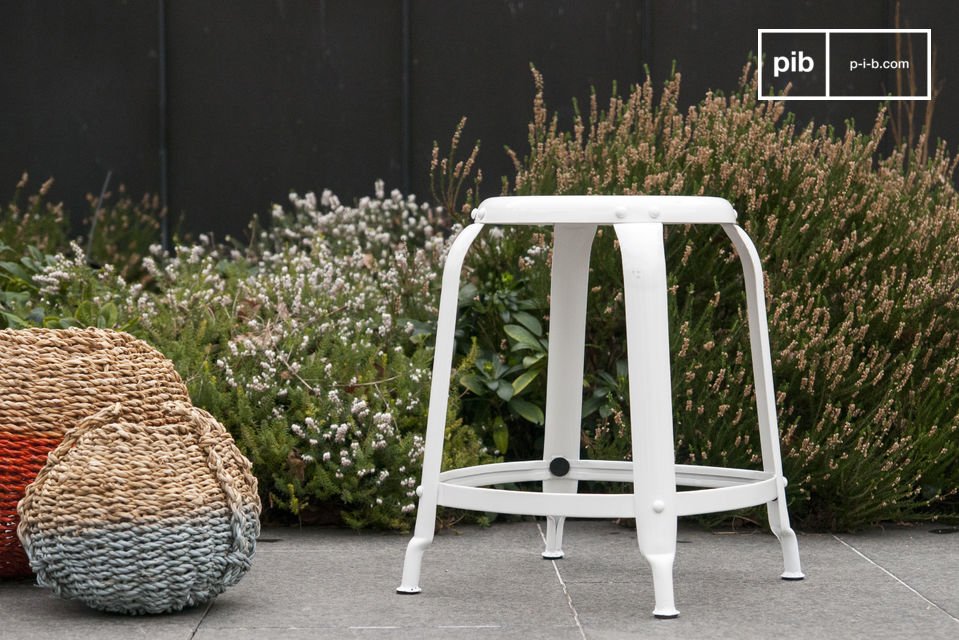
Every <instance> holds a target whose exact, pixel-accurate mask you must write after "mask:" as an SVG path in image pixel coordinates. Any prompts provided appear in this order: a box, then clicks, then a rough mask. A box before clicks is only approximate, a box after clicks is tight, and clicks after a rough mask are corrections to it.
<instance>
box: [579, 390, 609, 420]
mask: <svg viewBox="0 0 959 640" xmlns="http://www.w3.org/2000/svg"><path fill="white" fill-rule="evenodd" d="M604 397H605V394H603V396H601V397H596V396H593V397H592V398H587V399H586V400H585V401H584V402H583V417H584V418H585V417H586V416H589V415H592V414H593V413H595V412H596V410H597V409H599V407H600V406H601V405H602V404H603V398H604Z"/></svg>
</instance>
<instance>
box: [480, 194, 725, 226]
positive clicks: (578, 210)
mask: <svg viewBox="0 0 959 640" xmlns="http://www.w3.org/2000/svg"><path fill="white" fill-rule="evenodd" d="M473 220H475V221H476V222H481V223H483V224H577V223H578V224H620V223H624V222H658V223H662V224H722V223H734V222H736V210H735V209H733V207H732V205H731V204H729V202H727V201H726V200H724V199H723V198H714V197H709V196H500V197H496V198H487V199H486V200H483V202H481V203H480V205H479V206H478V207H477V208H476V209H474V210H473Z"/></svg>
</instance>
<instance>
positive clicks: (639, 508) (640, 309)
mask: <svg viewBox="0 0 959 640" xmlns="http://www.w3.org/2000/svg"><path fill="white" fill-rule="evenodd" d="M473 220H474V223H473V224H470V225H468V226H466V227H465V228H464V229H463V230H462V231H461V232H460V233H459V235H458V236H457V237H456V239H455V240H454V241H453V244H452V246H450V249H449V253H448V254H447V258H446V264H445V265H444V267H443V284H442V290H441V293H440V306H439V317H438V321H437V326H436V350H435V352H434V357H433V377H432V381H431V387H430V404H429V415H428V418H427V425H426V441H425V446H424V454H423V478H422V484H421V485H420V487H419V488H418V489H417V493H418V495H419V496H420V500H419V507H418V512H417V516H416V528H415V530H414V532H413V538H412V540H410V543H409V545H408V546H407V549H406V560H405V562H404V565H403V579H402V583H401V584H400V586H399V587H398V588H397V592H399V593H406V594H411V593H419V592H420V586H419V580H420V572H421V566H422V560H423V554H424V552H425V551H426V549H427V548H428V547H429V545H430V544H431V543H432V541H433V535H434V529H435V525H436V509H437V507H438V506H440V505H442V506H447V507H454V508H460V509H470V510H476V511H489V512H496V513H512V514H527V515H536V516H545V517H546V545H545V550H544V551H543V553H542V556H543V557H544V558H547V559H550V560H555V559H558V558H562V557H564V555H565V553H564V551H563V526H564V522H565V519H566V518H569V517H580V518H583V517H586V518H612V517H631V518H635V519H636V535H637V539H638V542H639V550H640V552H641V553H642V555H643V557H644V558H646V560H647V562H648V563H649V565H650V568H651V570H652V577H653V588H654V592H655V600H656V606H655V608H654V609H653V615H655V616H656V617H657V618H675V617H676V616H678V615H679V611H678V610H677V609H676V607H675V606H674V602H673V561H674V559H675V555H676V530H677V522H676V519H677V518H678V517H680V516H686V515H695V514H702V513H712V512H717V511H728V510H732V509H739V508H743V507H750V506H756V505H761V504H765V505H766V512H767V514H768V516H769V526H770V529H771V530H772V532H773V533H774V534H775V535H776V537H777V538H778V539H779V543H780V546H781V548H782V554H783V566H784V571H783V572H782V574H781V577H782V578H784V579H786V580H800V579H802V578H803V577H804V575H803V572H802V569H801V568H800V563H799V545H798V542H797V539H796V534H795V532H794V531H793V530H792V529H791V528H790V526H789V513H788V512H787V510H786V493H785V489H786V478H785V477H784V476H783V469H782V457H781V454H780V451H779V429H778V425H777V420H776V403H775V392H774V389H773V378H772V356H771V354H770V348H769V335H768V332H767V327H766V302H765V295H764V293H763V273H762V269H761V267H760V263H759V254H758V253H757V251H756V247H755V246H753V243H752V241H751V240H750V239H749V236H747V235H746V232H745V231H743V230H742V229H741V228H740V227H739V226H738V225H737V224H736V211H735V209H733V207H732V205H730V204H729V202H727V201H726V200H723V199H722V198H711V197H700V196H516V197H509V196H508V197H498V198H489V199H487V200H484V201H483V202H482V203H481V204H480V206H479V207H477V208H476V209H475V210H474V211H473ZM487 224H491V225H551V226H552V227H553V253H552V261H551V267H550V268H551V285H550V295H549V301H550V302H549V305H550V308H549V351H548V354H547V367H546V408H545V412H544V414H545V424H544V434H543V457H542V458H541V459H537V460H526V461H518V462H504V463H497V464H487V465H478V466H471V467H466V468H460V469H450V470H447V471H443V472H441V466H442V461H443V446H444V442H445V437H444V436H445V430H446V421H447V409H448V407H449V383H450V374H451V368H452V360H453V346H454V345H453V343H454V339H455V330H456V313H457V309H458V304H457V303H458V298H459V288H460V271H461V270H462V267H463V260H464V258H465V257H466V252H467V251H468V250H469V247H470V245H471V244H472V243H473V241H474V240H476V238H477V237H478V236H479V234H480V232H481V231H482V230H483V228H484V226H485V225H487ZM666 224H718V225H720V227H722V229H723V231H725V233H726V235H727V236H728V237H729V239H730V241H732V244H733V246H734V247H735V249H736V256H737V257H738V258H739V260H740V262H741V264H742V272H743V281H744V284H745V289H746V315H747V320H748V323H749V341H750V351H751V356H752V367H753V382H754V389H755V394H756V412H757V421H756V422H757V423H758V426H759V438H760V443H761V448H762V464H763V468H762V470H761V471H760V470H752V469H733V468H724V467H708V466H700V465H684V464H676V460H675V458H676V454H675V440H674V433H673V409H672V384H671V380H670V354H669V319H668V310H669V305H668V300H667V279H666V255H665V248H664V245H663V238H664V234H663V229H664V225H666ZM598 225H612V226H613V229H614V231H615V233H616V238H617V240H618V244H619V251H620V253H621V255H622V263H623V299H624V306H625V311H626V351H627V370H628V373H629V399H630V415H629V423H630V425H629V426H630V435H631V438H632V460H631V461H613V460H581V459H580V442H581V430H582V405H583V351H584V347H585V333H586V299H587V294H588V291H589V256H590V252H591V250H592V243H593V238H594V237H595V236H596V233H597V229H598ZM504 233H508V232H507V231H504ZM581 480H590V481H598V482H628V483H632V487H633V489H632V492H631V493H626V494H589V493H580V492H579V482H580V481H581ZM524 482H540V483H542V491H541V492H531V491H517V490H513V489H508V488H494V487H497V486H499V487H502V485H514V486H515V484H514V483H524ZM677 486H685V487H691V488H692V490H688V491H682V492H679V491H677Z"/></svg>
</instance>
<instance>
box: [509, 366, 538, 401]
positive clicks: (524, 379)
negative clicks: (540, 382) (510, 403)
mask: <svg viewBox="0 0 959 640" xmlns="http://www.w3.org/2000/svg"><path fill="white" fill-rule="evenodd" d="M538 375H539V370H533V371H527V372H526V373H524V374H522V375H520V376H519V377H517V378H516V379H515V380H513V394H514V395H519V394H521V393H522V392H523V389H525V388H526V387H528V386H529V383H530V382H532V381H533V380H535V379H536V376H538Z"/></svg>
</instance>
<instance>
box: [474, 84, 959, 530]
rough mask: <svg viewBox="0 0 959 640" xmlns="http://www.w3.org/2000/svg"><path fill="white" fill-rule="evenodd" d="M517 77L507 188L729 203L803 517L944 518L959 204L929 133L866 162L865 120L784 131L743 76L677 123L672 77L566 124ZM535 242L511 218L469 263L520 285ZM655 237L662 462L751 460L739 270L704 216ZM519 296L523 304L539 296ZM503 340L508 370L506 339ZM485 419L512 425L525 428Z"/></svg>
mask: <svg viewBox="0 0 959 640" xmlns="http://www.w3.org/2000/svg"><path fill="white" fill-rule="evenodd" d="M534 76H535V80H536V84H537V94H536V98H535V100H534V104H533V119H532V122H531V123H530V126H529V153H528V154H527V155H526V156H524V157H522V158H520V157H519V155H518V154H516V153H512V152H511V153H512V157H513V159H514V163H515V169H516V171H515V175H514V177H513V179H512V182H511V183H510V185H509V192H511V193H515V194H553V193H558V194H594V193H595V194H687V195H712V196H721V197H724V198H726V199H728V200H730V201H731V202H732V203H733V205H734V207H735V208H736V209H737V210H738V212H739V223H740V224H741V225H742V226H743V227H744V228H745V229H746V231H747V232H748V233H749V234H750V236H751V237H752V238H753V240H754V241H755V243H756V245H757V247H758V249H759V253H760V256H761V257H762V259H763V265H764V270H765V273H766V276H767V283H766V284H767V305H768V309H769V328H770V333H771V340H772V352H773V369H774V374H775V379H776V385H777V401H778V409H779V420H780V430H781V434H782V451H783V457H784V464H785V467H786V475H787V477H788V478H789V479H790V487H789V489H788V491H787V493H788V495H789V499H790V509H791V513H792V514H793V516H794V518H795V519H796V520H797V522H798V523H799V524H800V526H803V527H814V528H823V527H828V528H833V529H850V528H855V527H860V526H863V525H867V524H870V523H873V522H877V521H880V520H903V519H912V518H923V517H928V516H930V515H931V514H936V513H941V512H942V511H943V509H946V508H947V507H946V506H945V505H944V503H943V501H949V500H950V499H951V498H952V497H953V496H955V494H956V487H957V486H959V463H957V459H959V456H957V454H959V444H957V429H959V393H957V389H956V388H955V386H954V385H955V381H956V380H957V379H959V315H957V313H956V311H957V306H959V198H957V193H956V189H955V187H954V184H953V182H952V175H953V170H954V168H955V162H954V161H953V160H952V159H950V157H949V155H948V154H947V152H946V148H945V145H944V144H940V145H939V146H938V147H937V150H936V152H935V153H934V154H933V155H932V157H931V159H929V160H928V161H927V162H926V163H924V164H918V163H916V162H915V161H910V160H909V159H908V158H911V157H916V154H907V149H905V148H904V147H903V148H897V149H895V150H893V151H892V152H891V153H889V154H885V155H884V154H882V153H880V151H879V149H880V142H881V141H882V138H883V133H884V123H885V121H886V116H885V113H884V112H883V111H880V112H879V114H878V116H877V119H876V122H875V124H874V125H873V127H872V128H871V129H870V130H868V131H865V132H862V133H859V132H857V131H856V130H855V128H854V126H853V125H852V123H850V124H849V125H848V126H847V128H846V131H845V133H843V134H842V135H839V134H837V133H836V132H835V131H834V130H833V129H832V128H829V127H815V126H813V125H809V126H807V127H804V128H798V127H797V126H796V124H795V122H794V120H793V118H792V117H791V116H790V115H789V114H788V113H786V111H785V108H784V104H783V103H781V102H759V101H757V99H756V87H755V84H754V82H755V78H754V77H753V76H752V75H751V73H750V70H749V68H748V67H747V69H746V71H745V73H744V75H743V79H742V87H741V89H740V90H739V91H738V92H736V93H734V94H732V95H730V96H728V97H726V96H722V95H718V94H713V93H710V94H708V95H707V96H706V97H705V99H704V100H703V101H702V102H701V103H700V104H699V105H697V106H695V107H692V108H690V109H689V110H688V111H686V112H685V113H683V112H681V111H680V110H679V108H678V106H677V98H678V92H679V88H680V77H679V75H678V74H677V75H676V76H675V77H674V78H672V79H671V80H670V81H669V82H667V83H666V84H665V86H664V87H663V89H662V92H661V93H660V96H659V98H658V99H655V98H654V90H653V87H652V85H651V84H650V82H649V81H647V82H646V83H645V84H643V85H637V86H634V87H632V88H631V91H630V93H629V95H628V97H626V98H622V97H620V96H616V95H614V96H613V97H612V98H611V100H610V101H609V104H608V105H606V107H605V109H601V108H600V105H599V104H598V100H597V98H596V96H595V95H593V96H592V97H591V99H590V102H589V105H588V108H587V112H586V113H582V112H581V111H580V110H579V109H578V108H577V110H576V115H575V118H574V120H573V121H572V122H571V123H561V122H560V120H559V119H558V117H556V116H553V117H550V116H549V113H548V111H547V108H546V106H545V104H544V101H543V97H542V96H543V93H542V79H541V78H540V77H539V75H538V74H536V73H535V71H534ZM543 234H544V231H543V230H542V229H539V230H537V229H535V228H533V229H529V230H522V229H519V230H517V229H516V228H511V229H510V239H509V246H505V247H504V250H503V251H502V252H501V254H499V255H493V254H491V253H489V252H488V253H487V256H490V255H492V257H493V259H494V261H495V264H489V265H487V267H486V268H487V269H488V270H490V272H495V273H499V274H501V276H500V278H501V279H506V278H512V279H517V278H520V279H524V278H525V279H527V280H530V281H532V280H535V277H534V276H531V275H530V274H529V271H528V270H527V269H526V268H525V267H526V266H529V265H528V264H527V263H526V262H525V260H526V258H527V257H528V256H527V255H526V254H525V253H524V252H525V251H527V250H528V249H529V248H531V247H533V248H534V249H533V250H534V251H536V252H537V253H539V252H541V251H543V252H548V251H549V250H548V246H549V242H548V236H547V237H545V240H544V237H543ZM612 235H613V234H612V233H611V231H610V230H606V231H605V232H601V233H600V234H599V237H598V238H597V240H596V242H595V244H594V247H593V258H592V263H591V275H590V297H589V311H588V314H589V315H588V324H587V333H588V335H587V339H586V342H587V354H586V361H587V364H586V369H587V371H586V387H587V388H586V389H585V390H584V393H585V400H584V426H585V427H586V432H587V438H586V443H585V451H586V454H587V455H590V456H596V457H613V458H617V457H618V458H623V457H628V455H629V429H628V424H629V406H628V405H629V398H628V394H627V392H626V391H627V390H626V381H625V376H626V366H625V357H626V354H625V343H626V341H625V335H624V312H623V296H622V287H621V282H622V275H621V263H620V260H619V256H618V252H617V250H616V247H615V242H614V239H613V237H611V236H612ZM491 242H495V239H494V240H492V241H491ZM666 245H667V261H668V268H669V283H668V284H669V304H670V314H671V323H672V325H671V342H672V345H671V346H672V353H673V360H672V381H673V391H674V393H673V410H674V421H675V428H676V438H677V451H678V455H677V461H678V462H691V463H700V464H707V465H718V466H723V465H729V466H743V467H756V466H757V465H758V461H759V444H758V436H757V434H756V419H755V408H754V394H753V388H752V376H751V366H750V362H749V345H748V335H747V330H746V319H745V304H744V297H745V296H744V294H743V283H742V275H741V272H740V270H739V265H738V260H737V259H736V257H735V255H734V254H733V251H732V247H731V245H730V244H729V243H728V241H727V240H726V239H725V236H724V234H723V233H722V231H721V230H720V229H718V227H717V228H710V227H705V226H698V227H692V226H688V227H677V226H670V227H667V232H666ZM520 247H522V248H520ZM536 247H539V248H536ZM548 261H549V258H548V256H546V257H545V260H544V262H547V263H548ZM541 271H545V269H541ZM537 277H538V276H537ZM493 288H495V287H493ZM489 291H490V288H487V292H486V294H485V295H490V294H489ZM525 291H526V292H527V293H526V294H525V295H527V296H528V297H529V298H531V299H530V301H529V302H528V306H529V308H531V309H536V310H538V313H539V314H540V316H542V314H543V313H545V310H546V308H547V306H546V300H545V295H546V292H545V290H544V287H542V286H532V287H528V288H526V289H525ZM482 295H484V294H481V295H480V297H481V298H482ZM508 322H509V320H508V319H507V318H505V317H504V318H503V319H502V321H501V323H500V324H499V326H498V327H493V328H490V329H489V331H488V335H489V336H492V338H489V337H488V338H487V342H488V343H495V342H496V341H497V339H498V338H497V336H501V335H503V334H504V333H505V330H504V328H503V325H504V324H506V323H508ZM500 346H501V348H500V349H499V352H500V355H499V359H500V361H501V362H505V363H508V362H509V358H510V348H509V345H508V344H506V343H505V342H503V343H502V344H501V345H500ZM512 375H516V376H519V375H522V371H517V372H515V373H513V374H512ZM466 386H467V388H469V389H470V390H472V389H471V387H470V385H466ZM534 391H535V392H536V393H534V394H533V395H532V396H531V397H530V400H531V401H532V402H534V403H538V404H539V405H540V406H542V404H543V399H542V397H539V396H537V395H536V394H537V393H538V392H539V391H541V389H540V388H535V389H534ZM469 406H470V404H469V402H468V399H464V401H463V407H464V409H466V408H468V407H469ZM501 417H502V419H504V420H506V421H507V422H508V423H509V424H508V428H509V430H510V433H511V434H512V433H513V431H518V430H522V429H528V425H523V424H520V423H517V422H516V421H515V420H514V421H512V422H510V416H508V415H505V414H504V415H502V416H501ZM467 420H469V416H467ZM523 453H524V454H526V453H528V452H523ZM520 457H522V456H520ZM936 504H938V505H939V506H938V508H937V509H933V510H930V507H931V506H932V505H936ZM952 504H955V502H954V501H953V502H952ZM755 515H756V517H762V515H761V514H760V513H758V510H757V513H756V514H755Z"/></svg>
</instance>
